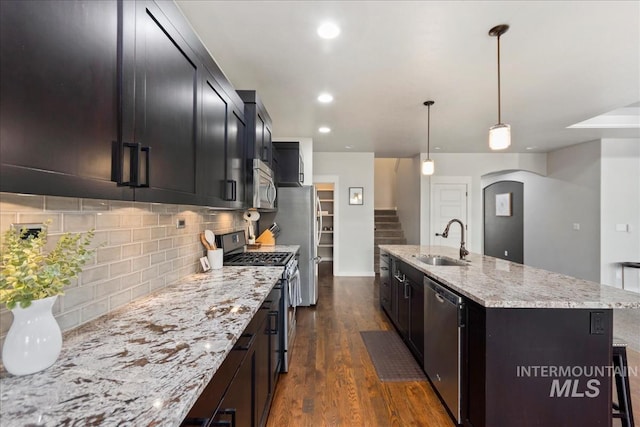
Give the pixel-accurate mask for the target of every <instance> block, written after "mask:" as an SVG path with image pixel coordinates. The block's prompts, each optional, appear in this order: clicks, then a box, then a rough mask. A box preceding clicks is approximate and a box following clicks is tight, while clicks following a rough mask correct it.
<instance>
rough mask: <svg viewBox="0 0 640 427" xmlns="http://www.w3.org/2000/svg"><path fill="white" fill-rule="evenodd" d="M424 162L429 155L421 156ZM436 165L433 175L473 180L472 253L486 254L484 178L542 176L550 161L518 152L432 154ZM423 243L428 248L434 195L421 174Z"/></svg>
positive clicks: (470, 230)
mask: <svg viewBox="0 0 640 427" xmlns="http://www.w3.org/2000/svg"><path fill="white" fill-rule="evenodd" d="M420 157H421V160H422V159H424V158H426V154H425V153H422V154H421V155H420ZM431 158H432V159H433V161H434V162H435V174H434V175H433V176H439V177H443V176H458V177H469V178H470V180H471V189H470V192H471V193H470V203H471V206H470V215H471V216H470V219H469V224H468V233H469V242H470V245H469V250H471V251H472V252H477V253H482V228H483V226H482V186H481V180H482V176H483V175H487V174H491V173H497V172H500V171H503V172H506V171H515V170H529V171H532V172H535V173H538V174H542V175H544V174H546V172H547V161H546V155H545V154H517V153H478V154H471V153H463V154H459V153H453V154H448V153H431ZM416 173H417V174H419V176H420V188H421V190H420V195H421V200H420V205H421V208H420V244H422V245H428V244H429V238H430V230H429V223H430V221H429V219H430V218H429V212H430V207H429V199H430V195H431V190H430V182H431V180H430V177H428V176H422V175H420V172H419V171H417V172H416Z"/></svg>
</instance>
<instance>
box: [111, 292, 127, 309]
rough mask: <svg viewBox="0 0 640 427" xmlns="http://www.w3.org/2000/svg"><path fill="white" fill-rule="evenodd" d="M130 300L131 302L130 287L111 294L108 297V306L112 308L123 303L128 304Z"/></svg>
mask: <svg viewBox="0 0 640 427" xmlns="http://www.w3.org/2000/svg"><path fill="white" fill-rule="evenodd" d="M130 302H131V289H127V290H125V291H122V292H120V293H117V294H114V295H111V296H110V297H109V307H110V308H111V310H114V309H116V308H118V307H121V306H123V305H125V304H129V303H130Z"/></svg>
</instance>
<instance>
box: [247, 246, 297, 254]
mask: <svg viewBox="0 0 640 427" xmlns="http://www.w3.org/2000/svg"><path fill="white" fill-rule="evenodd" d="M299 250H300V246H298V245H262V246H260V247H259V248H257V249H248V250H247V251H248V252H293V253H294V254H295V253H298V251H299Z"/></svg>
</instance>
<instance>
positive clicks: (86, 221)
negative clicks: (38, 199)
mask: <svg viewBox="0 0 640 427" xmlns="http://www.w3.org/2000/svg"><path fill="white" fill-rule="evenodd" d="M62 223H63V228H64V231H65V232H79V231H80V232H84V231H87V230H90V229H92V228H96V216H95V214H92V213H64V214H63V219H62Z"/></svg>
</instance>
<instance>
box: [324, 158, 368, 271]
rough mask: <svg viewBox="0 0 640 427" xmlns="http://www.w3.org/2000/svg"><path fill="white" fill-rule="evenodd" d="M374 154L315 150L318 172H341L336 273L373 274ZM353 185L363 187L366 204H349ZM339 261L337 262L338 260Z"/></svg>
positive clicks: (339, 174) (337, 173) (327, 173)
mask: <svg viewBox="0 0 640 427" xmlns="http://www.w3.org/2000/svg"><path fill="white" fill-rule="evenodd" d="M373 169H374V154H373V153H323V152H316V153H314V158H313V171H314V174H315V175H337V176H338V177H339V189H338V194H339V198H338V199H336V200H335V201H334V204H335V205H336V206H337V210H338V212H339V213H338V217H337V218H334V221H336V222H337V223H338V224H337V226H338V227H339V230H340V233H339V234H340V235H339V236H338V241H337V247H338V249H337V251H336V250H335V248H334V256H336V253H337V257H338V262H337V263H336V264H335V265H334V267H335V266H337V267H338V268H337V271H334V274H335V275H336V276H373V275H374V271H373V244H374V239H373V238H374V233H373V228H374V218H373V210H374V173H373ZM349 187H363V188H364V195H363V197H364V199H363V203H364V204H363V205H357V206H355V205H349V203H348V195H349ZM334 262H335V261H334Z"/></svg>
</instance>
